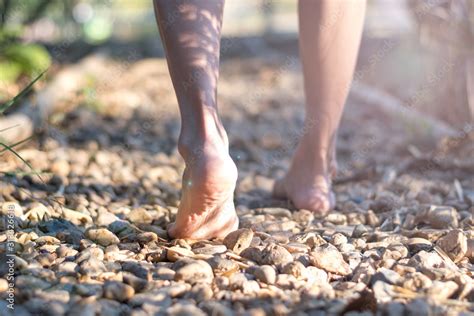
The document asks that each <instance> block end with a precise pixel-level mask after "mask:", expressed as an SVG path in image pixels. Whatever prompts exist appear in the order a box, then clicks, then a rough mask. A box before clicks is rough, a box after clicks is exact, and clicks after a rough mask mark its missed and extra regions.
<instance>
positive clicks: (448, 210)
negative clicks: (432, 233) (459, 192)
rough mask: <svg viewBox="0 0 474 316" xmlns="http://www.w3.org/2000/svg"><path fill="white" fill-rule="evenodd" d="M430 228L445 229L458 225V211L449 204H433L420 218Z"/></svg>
mask: <svg viewBox="0 0 474 316" xmlns="http://www.w3.org/2000/svg"><path fill="white" fill-rule="evenodd" d="M420 220H421V221H422V222H424V223H427V224H428V225H430V226H431V227H432V228H436V229H446V228H457V227H458V225H459V224H458V212H457V211H456V209H455V208H454V207H451V206H434V205H432V206H431V207H430V209H429V211H428V212H427V213H426V214H425V215H424V216H423V217H422V218H421V219H420Z"/></svg>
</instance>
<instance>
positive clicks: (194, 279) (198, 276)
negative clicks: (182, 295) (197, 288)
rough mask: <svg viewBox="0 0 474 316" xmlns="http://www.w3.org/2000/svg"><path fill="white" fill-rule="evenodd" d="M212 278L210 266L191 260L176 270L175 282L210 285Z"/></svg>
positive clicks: (203, 262)
mask: <svg viewBox="0 0 474 316" xmlns="http://www.w3.org/2000/svg"><path fill="white" fill-rule="evenodd" d="M213 278H214V273H213V272H212V268H211V266H210V265H209V264H208V263H207V262H205V261H202V260H193V261H191V262H190V263H186V264H185V265H184V266H182V267H180V268H178V269H177V270H176V274H175V276H174V280H175V281H184V282H187V283H190V284H195V283H198V282H203V283H211V282H212V279H213Z"/></svg>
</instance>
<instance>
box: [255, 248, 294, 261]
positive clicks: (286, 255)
mask: <svg viewBox="0 0 474 316" xmlns="http://www.w3.org/2000/svg"><path fill="white" fill-rule="evenodd" d="M292 261H293V256H292V255H291V253H290V252H289V251H288V250H286V249H285V247H282V246H280V245H276V244H269V245H268V246H267V247H265V249H263V251H262V260H261V263H262V264H269V265H275V266H279V265H282V266H283V265H285V264H287V263H289V262H292Z"/></svg>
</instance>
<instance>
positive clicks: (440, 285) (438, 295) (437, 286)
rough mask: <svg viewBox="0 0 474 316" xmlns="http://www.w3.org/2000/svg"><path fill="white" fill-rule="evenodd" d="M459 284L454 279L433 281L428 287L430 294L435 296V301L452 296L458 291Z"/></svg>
mask: <svg viewBox="0 0 474 316" xmlns="http://www.w3.org/2000/svg"><path fill="white" fill-rule="evenodd" d="M458 287H459V286H458V285H457V284H456V282H454V281H447V282H441V281H433V284H432V285H431V287H430V288H429V289H428V293H427V294H428V296H430V297H431V298H433V299H434V300H435V301H438V302H439V301H443V300H446V299H448V298H450V297H451V296H452V295H453V294H454V292H456V291H457V289H458Z"/></svg>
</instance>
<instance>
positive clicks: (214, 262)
mask: <svg viewBox="0 0 474 316" xmlns="http://www.w3.org/2000/svg"><path fill="white" fill-rule="evenodd" d="M207 262H208V263H209V265H210V266H211V268H212V270H213V271H214V274H216V275H228V274H231V273H233V272H237V271H238V270H239V268H240V267H239V265H238V263H237V262H235V261H233V260H229V259H225V258H222V257H218V256H214V257H212V258H211V259H209V260H208V261H207Z"/></svg>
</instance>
